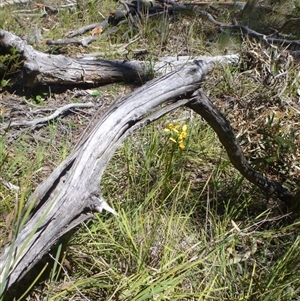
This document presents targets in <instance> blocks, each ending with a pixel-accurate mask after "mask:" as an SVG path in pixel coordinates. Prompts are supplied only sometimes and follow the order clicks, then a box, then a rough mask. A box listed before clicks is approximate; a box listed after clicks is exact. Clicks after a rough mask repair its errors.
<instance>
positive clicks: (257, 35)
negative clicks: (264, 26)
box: [195, 8, 300, 47]
mask: <svg viewBox="0 0 300 301" xmlns="http://www.w3.org/2000/svg"><path fill="white" fill-rule="evenodd" d="M195 11H196V12H197V13H198V14H199V15H201V16H204V17H206V18H207V19H208V20H209V21H210V22H212V23H213V24H215V25H217V26H219V27H220V28H227V29H231V30H240V31H242V32H243V33H244V34H246V35H248V36H250V37H253V38H256V39H258V40H261V41H263V42H265V43H266V44H268V45H271V44H280V45H281V46H298V47H299V46H300V40H285V39H279V38H272V37H268V36H266V35H264V34H262V33H259V32H257V31H255V30H253V29H251V28H249V27H248V26H245V25H239V24H233V25H230V24H226V23H222V22H219V21H217V20H215V18H214V17H213V16H212V15H211V14H210V13H208V12H206V11H203V10H200V9H197V8H196V9H195Z"/></svg>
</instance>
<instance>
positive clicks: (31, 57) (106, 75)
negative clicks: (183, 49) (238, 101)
mask: <svg viewBox="0 0 300 301" xmlns="http://www.w3.org/2000/svg"><path fill="white" fill-rule="evenodd" d="M12 47H14V48H15V49H17V50H18V52H19V53H20V55H21V60H22V62H23V63H22V65H21V67H20V72H19V74H18V75H17V76H18V78H17V80H18V83H19V84H20V85H23V86H26V87H34V86H39V85H72V86H75V85H91V86H96V85H103V84H108V83H115V82H119V81H126V82H128V81H131V82H133V81H145V80H149V79H150V77H151V76H152V74H153V72H159V73H160V74H165V73H166V72H169V71H171V70H174V69H175V68H178V66H182V65H183V64H186V63H188V62H191V61H192V60H191V58H190V57H179V58H178V57H168V58H161V59H160V60H159V61H158V62H155V63H153V64H150V62H140V61H124V60H116V61H110V60H100V59H97V57H89V58H85V57H82V58H70V57H68V56H64V55H51V54H46V53H43V52H40V51H36V50H35V49H34V48H33V47H32V46H30V45H27V43H26V42H25V41H24V40H22V39H21V38H19V37H18V36H16V35H14V34H12V33H10V32H8V31H5V30H0V48H1V49H2V52H3V51H4V50H6V51H7V53H8V54H9V50H10V49H11V48H12ZM197 59H201V60H207V61H214V62H227V63H229V62H230V63H234V64H236V63H237V62H238V61H239V56H238V55H225V56H216V57H202V58H197ZM0 76H1V69H0Z"/></svg>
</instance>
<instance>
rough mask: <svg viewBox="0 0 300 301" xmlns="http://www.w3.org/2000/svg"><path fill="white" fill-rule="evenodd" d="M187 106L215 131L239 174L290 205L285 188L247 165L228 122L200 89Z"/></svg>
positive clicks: (289, 195) (290, 198)
mask: <svg viewBox="0 0 300 301" xmlns="http://www.w3.org/2000/svg"><path fill="white" fill-rule="evenodd" d="M188 107H190V108H191V109H193V110H194V111H195V112H197V113H198V114H200V115H201V116H202V117H203V118H204V119H205V121H207V123H208V124H209V125H210V126H211V127H212V128H213V130H214V131H215V132H216V133H217V135H218V137H219V140H220V142H221V143H222V145H223V146H224V147H225V149H226V152H227V155H228V157H229V160H230V162H231V163H232V164H233V166H234V167H235V168H236V169H237V170H238V171H239V172H240V173H241V175H243V176H244V177H245V178H246V179H247V180H248V181H249V182H251V183H253V184H254V185H256V186H258V187H259V188H261V189H262V190H263V191H265V192H266V193H268V194H275V195H276V196H277V197H278V198H279V199H281V200H282V201H283V202H284V203H285V204H286V205H288V206H291V201H292V195H291V194H290V192H289V191H288V190H287V189H285V188H284V187H282V185H281V184H280V183H278V182H275V181H271V180H269V179H268V178H266V177H265V176H263V175H262V174H261V173H259V172H258V171H256V170H255V169H254V168H252V167H251V166H250V165H249V163H248V162H247V160H246V158H245V156H244V154H243V151H242V149H241V147H240V145H239V143H238V141H237V139H236V137H235V135H234V132H233V130H232V127H231V125H230V123H229V122H228V121H227V120H226V118H225V117H224V116H223V115H222V114H221V113H220V112H219V111H218V109H217V108H216V107H215V106H214V105H213V103H212V102H211V101H210V100H209V99H208V98H207V96H206V95H205V94H204V92H203V91H202V90H198V91H196V92H195V94H194V100H193V101H192V102H190V103H189V104H188Z"/></svg>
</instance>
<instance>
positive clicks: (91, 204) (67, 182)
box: [0, 62, 213, 289]
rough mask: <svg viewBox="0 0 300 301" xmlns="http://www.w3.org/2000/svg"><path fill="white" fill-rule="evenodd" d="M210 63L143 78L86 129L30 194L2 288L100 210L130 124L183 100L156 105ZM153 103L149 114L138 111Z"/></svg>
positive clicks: (1, 260)
mask: <svg viewBox="0 0 300 301" xmlns="http://www.w3.org/2000/svg"><path fill="white" fill-rule="evenodd" d="M212 66H213V64H212V63H208V64H204V63H201V62H194V63H191V64H188V65H187V66H185V67H184V68H181V69H179V70H178V71H174V72H172V73H170V74H167V75H165V76H162V77H160V78H158V79H155V80H153V81H151V82H148V83H147V84H146V85H144V86H143V87H141V88H139V89H137V90H135V91H134V92H133V93H131V94H130V95H129V96H127V97H125V98H123V99H121V100H119V101H117V102H116V103H114V104H113V105H112V106H111V107H110V109H108V111H107V112H106V113H104V115H103V116H102V117H101V118H100V120H99V121H98V122H97V123H96V124H95V126H94V127H92V128H91V130H90V131H88V132H87V133H85V135H84V137H83V138H82V139H81V142H80V143H79V144H78V145H77V147H76V148H75V150H74V151H73V152H72V153H71V154H70V156H69V157H68V158H67V159H66V160H65V161H63V162H62V163H61V164H60V165H59V166H58V167H57V168H56V169H55V170H54V171H53V173H52V174H51V175H50V177H49V178H48V179H47V180H46V181H45V182H44V183H42V184H41V185H40V186H39V187H38V188H37V189H36V191H35V192H34V193H33V194H32V196H31V197H30V200H29V203H32V202H33V203H35V205H34V206H35V209H34V211H33V213H32V215H31V217H30V219H29V220H28V221H27V222H26V224H25V225H24V227H23V229H22V230H21V231H20V233H18V235H17V237H16V239H15V241H14V242H13V244H12V245H11V246H8V247H7V248H6V249H5V250H4V252H3V254H2V255H1V257H0V282H1V281H6V289H7V288H9V287H10V286H11V285H12V284H13V283H15V282H16V281H18V280H19V279H21V278H22V277H23V276H24V275H25V274H26V273H27V271H28V270H29V269H30V268H31V267H32V266H33V265H34V264H35V263H37V262H38V261H39V260H40V259H41V257H42V256H43V255H44V254H45V253H46V252H48V250H49V249H50V248H51V246H52V245H53V244H54V243H55V242H56V241H57V240H58V239H59V237H61V236H62V235H63V234H64V233H66V232H67V231H69V230H70V229H72V228H73V227H75V226H76V225H78V224H79V223H81V222H82V221H84V220H85V219H87V218H90V217H91V216H92V214H91V213H90V212H92V211H101V209H102V208H103V206H102V199H101V196H100V193H101V191H100V187H99V182H100V179H101V176H102V174H103V172H104V170H105V167H106V165H107V163H108V161H109V159H110V158H111V157H112V156H113V154H114V152H115V150H116V149H117V147H118V146H119V145H120V144H121V143H122V141H124V139H125V138H126V137H127V136H128V135H129V134H130V133H131V132H132V131H133V130H134V129H137V128H138V127H140V126H143V125H145V124H147V123H149V122H151V120H153V119H157V118H159V117H161V116H162V115H163V114H166V113H167V112H168V111H169V110H170V109H174V108H175V107H178V106H181V105H184V104H186V103H187V102H188V100H180V101H179V102H178V103H177V104H176V102H174V103H173V105H172V106H170V109H167V110H166V109H162V110H161V111H160V109H159V106H160V105H161V104H162V103H164V102H166V101H170V100H174V101H175V100H176V99H177V100H179V99H181V98H185V99H188V98H189V97H190V96H191V95H192V93H193V92H194V91H195V90H197V89H198V88H199V87H200V85H201V82H202V81H203V79H204V76H205V75H206V73H207V72H208V71H209V70H211V68H212ZM154 109H156V112H154V113H153V114H152V115H151V114H150V116H149V115H147V117H145V118H144V117H143V116H144V115H145V114H149V112H151V111H153V110H154ZM10 254H14V256H13V257H12V258H11V256H10ZM8 274H9V276H8V277H7V275H8Z"/></svg>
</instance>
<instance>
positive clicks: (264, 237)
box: [0, 0, 300, 300]
mask: <svg viewBox="0 0 300 301" xmlns="http://www.w3.org/2000/svg"><path fill="white" fill-rule="evenodd" d="M228 3H231V2H228ZM47 4H51V5H53V6H55V5H61V4H64V3H63V1H56V2H55V1H51V3H47ZM192 4H193V5H196V1H195V2H194V3H190V5H192ZM118 5H119V3H117V2H114V1H111V0H103V1H90V2H85V1H82V3H80V2H79V1H78V5H77V6H76V7H75V8H74V9H72V10H68V9H65V10H61V11H59V12H58V13H57V14H54V15H49V16H46V17H44V18H41V17H40V14H39V12H40V9H41V8H40V6H39V5H36V4H35V3H30V4H27V5H25V6H24V5H23V6H15V5H14V6H5V7H3V8H2V9H1V11H0V28H3V29H6V30H9V31H12V32H13V33H14V34H17V35H19V36H21V37H24V38H27V39H28V37H30V35H31V34H32V33H36V31H37V29H38V30H39V31H40V32H41V35H42V39H41V40H40V41H37V40H34V41H33V43H32V44H33V46H34V47H35V48H36V49H39V50H41V51H49V52H51V53H63V54H66V55H70V56H76V55H78V54H79V53H80V54H85V53H89V52H99V53H100V52H101V53H102V55H103V57H105V58H109V59H115V58H118V59H120V58H121V59H124V60H128V59H129V60H130V59H140V60H144V61H148V62H151V61H153V60H156V59H157V58H158V57H162V56H169V55H187V56H191V57H197V56H200V55H218V54H225V53H239V54H240V55H241V58H242V59H241V62H240V64H239V66H222V65H219V66H216V67H215V69H214V70H213V72H211V73H210V74H209V75H208V77H207V79H206V81H205V82H204V84H203V88H204V90H205V91H206V93H207V94H209V96H210V98H211V99H212V100H213V101H214V104H215V105H216V106H217V107H218V108H219V109H220V111H221V112H222V113H223V114H224V115H225V116H226V118H227V119H228V120H229V121H230V123H231V125H232V126H233V128H234V130H235V133H236V135H237V137H238V139H239V142H240V143H241V145H242V148H243V151H244V152H245V154H246V156H247V159H248V160H249V162H250V163H251V165H252V166H254V167H255V168H256V169H258V170H260V171H261V172H263V173H264V174H265V175H267V176H268V177H269V178H271V179H274V180H277V181H279V182H281V183H283V184H284V185H285V186H286V187H287V188H288V189H289V190H290V191H291V192H293V193H295V194H297V191H298V190H299V180H298V179H299V173H300V172H299V170H300V153H299V148H300V145H299V144H300V140H299V120H298V119H299V118H298V116H299V112H300V106H299V97H300V87H299V63H298V62H297V60H296V59H295V58H293V59H291V62H290V63H289V64H288V65H284V66H283V65H282V62H281V61H280V60H279V58H278V57H279V55H280V53H282V51H284V50H286V49H287V48H286V46H281V45H272V47H270V46H267V45H265V44H264V43H263V42H261V41H258V40H255V39H253V38H251V37H249V36H247V35H243V34H241V33H240V32H238V33H237V32H231V31H229V30H227V29H224V30H223V29H220V28H219V27H218V26H216V25H215V24H213V23H212V22H210V21H208V20H207V19H205V18H203V17H199V15H198V14H197V13H196V12H195V11H194V10H193V9H191V10H188V11H181V12H178V13H176V14H174V15H173V16H171V17H170V16H165V15H158V16H157V17H155V18H147V12H145V14H144V15H143V22H142V23H141V26H140V29H139V30H136V32H135V31H134V30H131V31H129V32H128V22H124V23H123V24H121V25H120V26H119V27H118V31H116V32H115V33H113V34H111V35H107V36H103V37H102V36H101V35H100V36H99V38H98V39H97V40H96V41H95V42H93V43H92V44H90V45H89V46H88V47H82V46H75V45H64V46H51V47H49V46H47V45H46V44H45V43H43V41H44V40H47V39H51V40H56V39H59V38H62V37H63V36H64V35H65V34H66V33H67V32H68V31H70V30H74V29H78V28H80V27H82V26H84V25H88V24H91V23H94V22H99V20H100V21H101V20H102V18H103V16H107V15H109V14H110V13H111V12H112V11H114V10H115V9H116V8H117V7H118ZM199 5H200V4H199ZM263 5H265V7H271V8H272V11H271V12H270V11H268V10H263V9H261V10H253V11H252V10H251V11H250V12H249V14H248V15H246V16H245V15H242V14H241V13H240V12H239V11H238V9H237V8H236V7H235V6H226V5H220V4H219V5H218V3H212V2H209V5H206V6H201V10H205V11H207V12H209V13H211V14H212V15H213V16H214V18H215V19H217V20H218V21H219V22H224V23H227V24H230V23H231V22H232V20H233V19H234V18H236V20H237V22H239V23H242V24H245V25H247V26H249V28H252V29H255V30H257V31H258V32H263V33H265V34H274V33H276V30H275V29H277V31H279V30H281V31H280V32H277V33H278V34H279V33H280V34H283V35H282V36H281V37H283V38H284V39H286V38H287V37H288V38H289V39H292V38H293V39H297V38H299V37H298V36H297V34H298V33H297V30H295V29H296V28H297V26H296V25H295V24H299V19H298V16H299V9H300V7H299V6H297V5H298V4H297V1H284V3H281V2H280V1H273V2H271V1H263ZM197 8H199V6H197ZM20 9H30V10H32V9H35V11H36V12H37V16H26V15H24V14H18V13H16V11H20ZM290 19H291V21H288V20H290ZM297 20H298V21H297ZM297 22H298V23H297ZM137 33H139V35H138V36H136V34H137ZM132 41H134V42H133V43H131V42H132ZM29 42H30V41H29ZM125 46H126V50H127V52H126V54H124V53H123V54H122V53H121V54H120V53H119V52H118V51H117V50H118V49H123V48H124V47H125ZM137 49H139V50H141V49H142V50H143V51H136V50H137ZM293 50H297V49H293ZM120 56H121V57H120ZM8 60H9V63H7V62H8ZM18 63H19V62H18V59H17V57H16V54H14V53H12V55H11V56H10V58H7V57H3V56H0V66H6V68H7V72H6V75H5V76H4V77H3V78H2V79H1V85H0V87H1V94H0V126H1V123H4V122H6V120H7V119H8V118H10V119H12V120H16V119H18V118H20V119H30V118H37V116H42V115H44V114H45V112H46V113H48V112H52V111H53V110H55V109H56V108H57V107H59V106H62V105H64V104H68V103H77V102H93V103H94V104H95V105H96V108H99V107H101V108H103V110H105V109H106V108H107V107H108V106H109V104H110V103H112V102H113V101H114V100H115V99H117V98H118V97H122V96H124V95H126V94H128V93H129V92H130V91H132V90H133V89H135V88H136V87H135V86H134V85H129V84H128V83H126V84H125V83H124V84H123V83H121V84H112V85H108V86H103V87H95V88H93V89H88V90H86V89H82V88H78V87H75V88H74V87H73V88H72V87H70V89H64V90H62V89H60V88H59V87H47V88H46V89H45V88H44V87H37V88H35V89H26V88H20V87H18V88H16V87H15V85H14V83H12V82H10V80H9V76H7V75H9V73H13V72H15V68H17V65H18ZM284 64H286V61H284ZM1 68H2V67H1ZM270 73H271V75H272V76H270ZM149 97H151V95H149ZM96 108H95V107H94V108H84V109H78V108H76V109H74V110H72V111H70V112H69V113H68V114H66V115H64V116H59V117H58V118H56V119H54V120H51V121H49V122H48V123H47V124H46V125H45V124H43V125H39V126H35V127H34V128H32V129H30V128H28V127H20V128H7V129H5V130H4V129H1V137H0V175H1V178H0V180H1V185H0V248H3V247H4V246H5V244H6V243H7V242H9V241H11V240H12V238H13V237H14V235H15V234H16V233H17V232H18V231H19V227H20V225H21V224H22V209H23V207H24V206H25V205H26V200H27V199H28V197H29V195H30V194H31V192H32V191H33V190H34V189H35V187H36V186H37V185H38V184H39V183H41V182H42V181H43V180H44V179H45V178H46V177H47V176H48V175H49V174H50V172H51V171H52V170H53V169H54V167H55V166H57V164H58V163H59V162H61V161H62V160H63V159H64V158H65V157H66V156H67V155H68V153H69V152H70V150H71V149H72V148H73V147H74V145H75V144H76V142H77V140H78V137H79V136H80V133H81V132H82V131H83V130H84V128H85V126H86V125H87V124H88V122H89V120H90V119H91V118H92V116H93V114H94V113H95V111H96ZM101 187H102V191H103V193H104V198H105V199H106V200H107V201H108V202H109V203H110V204H111V206H112V207H113V208H114V209H115V210H116V211H117V212H118V214H119V216H112V215H111V214H109V213H104V214H96V215H95V219H94V220H91V221H88V222H85V223H84V224H83V225H82V226H81V227H79V228H77V229H76V230H75V231H72V233H69V234H68V235H67V236H65V237H63V239H62V240H61V241H60V242H59V244H58V245H57V246H54V247H53V249H52V250H51V252H50V253H49V255H47V256H45V258H43V260H42V261H41V262H40V263H39V264H38V265H37V266H36V267H35V268H34V269H33V270H32V271H31V272H30V273H29V274H28V275H27V276H26V277H25V278H24V279H23V280H22V281H21V282H20V283H18V284H17V285H16V286H15V287H13V288H12V289H11V290H10V291H8V292H6V294H4V295H3V296H2V297H1V300H299V299H300V290H299V287H300V277H299V276H300V272H299V263H300V262H299V256H298V250H299V244H300V241H299V235H298V233H299V226H300V225H299V210H298V208H297V206H296V205H295V206H294V208H293V209H292V210H291V209H290V208H288V209H287V208H286V207H285V206H284V204H282V203H281V202H280V201H279V200H277V199H276V198H274V197H272V196H267V195H265V194H263V193H262V192H261V191H259V190H258V189H257V188H255V187H253V186H252V185H250V184H249V183H248V182H246V181H245V180H244V179H243V178H242V177H241V176H240V175H239V174H238V173H237V171H236V170H235V169H234V168H233V167H232V166H231V164H230V162H229V160H228V157H227V155H226V153H225V151H224V149H223V147H222V145H221V144H220V142H219V141H218V139H217V136H216V134H215V133H214V132H213V130H212V129H211V128H210V127H209V126H208V125H207V124H206V123H205V121H204V120H202V119H201V118H199V117H198V116H196V115H195V113H192V112H191V111H190V110H189V109H187V108H181V109H178V110H177V111H176V112H173V113H171V114H169V115H167V116H165V117H163V118H161V119H160V120H159V121H156V122H154V123H152V124H151V125H149V126H147V127H145V128H143V129H140V130H139V131H137V132H136V133H135V134H134V135H132V136H131V137H130V138H128V139H127V140H126V141H125V143H124V144H123V145H122V146H121V147H120V148H119V150H118V151H117V152H116V153H115V155H114V157H113V158H112V160H111V161H110V164H109V166H108V168H107V170H106V173H105V175H104V177H103V178H102V182H101ZM74 201H76V200H74ZM0 286H1V284H0Z"/></svg>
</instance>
